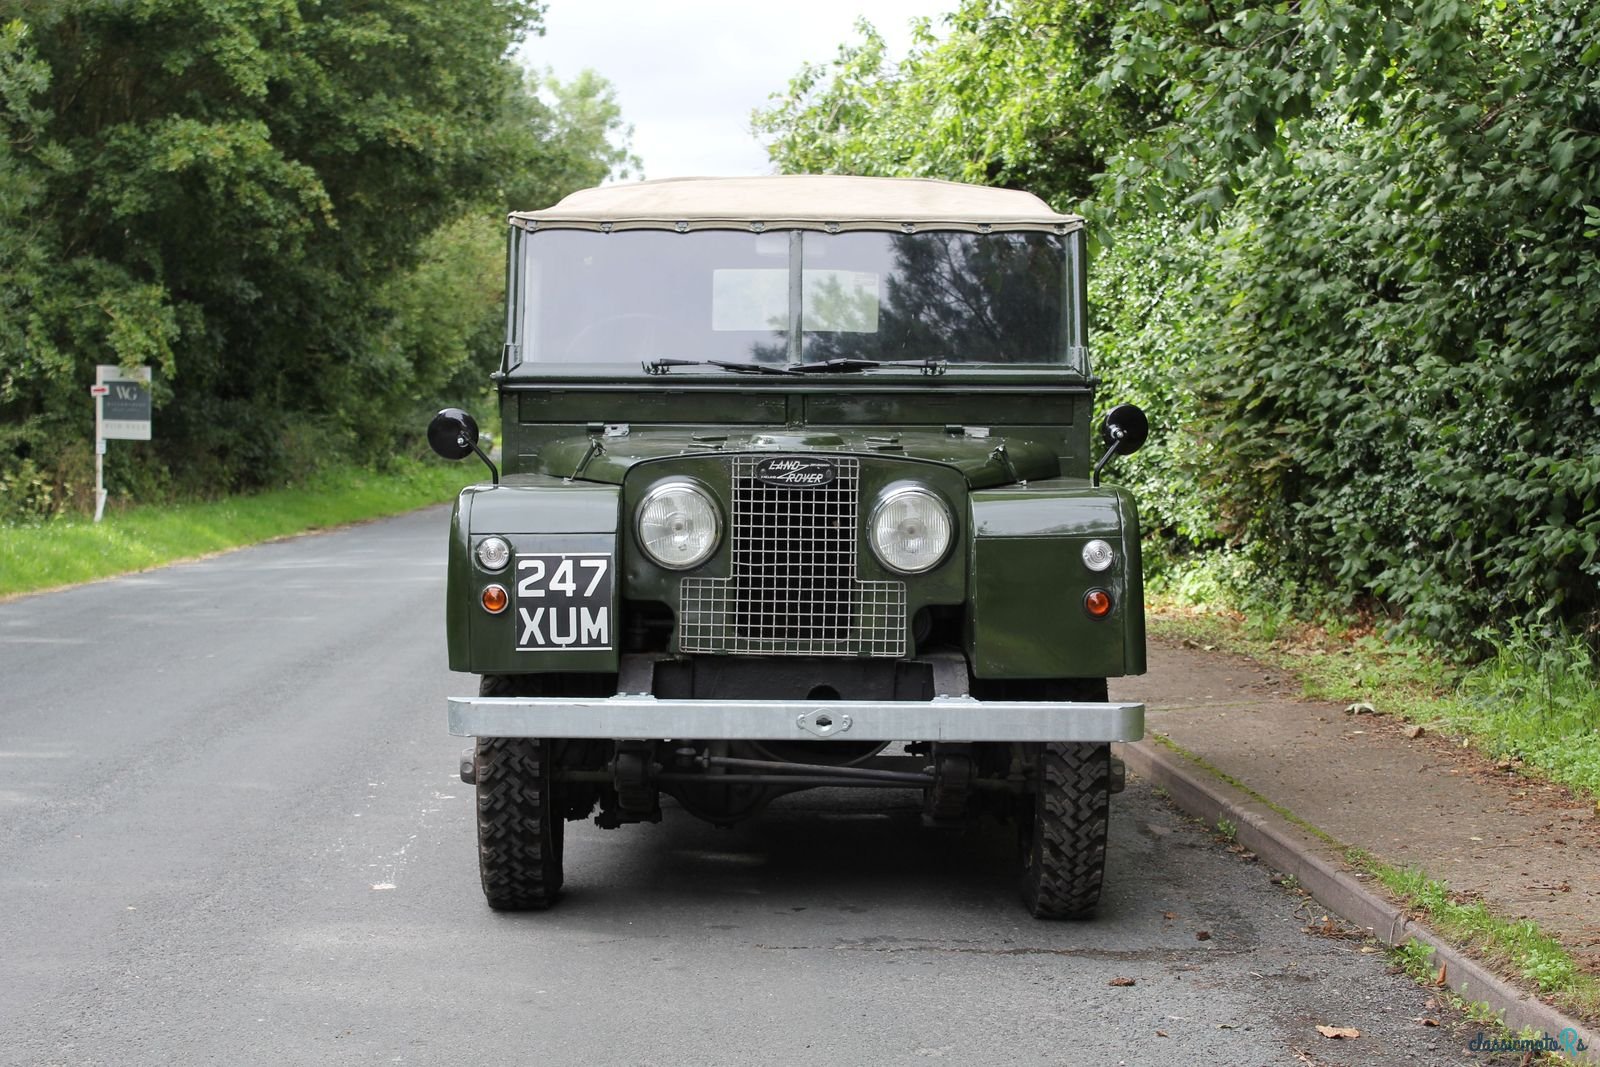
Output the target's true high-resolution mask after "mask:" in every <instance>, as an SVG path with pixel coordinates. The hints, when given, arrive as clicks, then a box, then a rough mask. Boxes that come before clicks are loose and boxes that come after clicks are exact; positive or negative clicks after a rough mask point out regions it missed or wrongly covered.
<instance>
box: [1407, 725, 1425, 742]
mask: <svg viewBox="0 0 1600 1067" xmlns="http://www.w3.org/2000/svg"><path fill="white" fill-rule="evenodd" d="M1422 734H1423V730H1422V727H1420V726H1407V727H1406V736H1407V737H1409V738H1411V740H1413V741H1415V740H1416V739H1417V738H1419V737H1421V736H1422Z"/></svg>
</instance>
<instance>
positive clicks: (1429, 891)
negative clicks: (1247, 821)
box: [1150, 733, 1600, 1023]
mask: <svg viewBox="0 0 1600 1067" xmlns="http://www.w3.org/2000/svg"><path fill="white" fill-rule="evenodd" d="M1150 739H1151V740H1152V741H1155V742H1156V743H1157V744H1160V745H1162V746H1163V747H1164V748H1166V749H1168V750H1170V751H1171V752H1172V753H1174V754H1175V755H1178V756H1181V757H1182V758H1183V759H1185V760H1187V761H1188V762H1190V763H1193V764H1194V765H1195V766H1196V767H1198V768H1200V769H1201V770H1203V771H1204V772H1205V773H1207V774H1209V775H1211V776H1212V777H1214V778H1216V779H1217V780H1219V781H1222V782H1225V783H1227V784H1228V785H1230V786H1233V787H1234V788H1235V789H1237V790H1239V791H1240V792H1242V793H1243V794H1245V795H1246V796H1248V797H1249V798H1250V799H1251V800H1254V801H1255V802H1256V803H1258V804H1261V805H1262V806H1264V807H1267V808H1270V809H1271V810H1272V811H1273V812H1275V813H1277V814H1278V815H1280V816H1282V817H1283V818H1284V819H1286V820H1287V821H1289V822H1291V823H1293V824H1294V825H1296V826H1298V827H1300V828H1301V829H1302V830H1305V831H1306V832H1308V833H1310V834H1312V835H1313V836H1315V837H1316V838H1318V839H1319V840H1321V841H1322V842H1323V843H1324V844H1326V845H1328V846H1329V847H1330V848H1332V849H1334V850H1336V851H1337V852H1339V853H1340V855H1341V856H1342V857H1343V859H1344V861H1345V862H1346V863H1347V864H1349V866H1351V867H1353V868H1355V869H1356V870H1359V871H1363V872H1365V873H1366V874H1369V875H1370V876H1372V878H1373V879H1375V880H1376V881H1377V882H1379V883H1380V884H1382V885H1383V886H1384V888H1385V889H1387V890H1388V891H1389V893H1390V895H1391V896H1392V897H1393V898H1394V899H1395V901H1396V902H1397V903H1399V904H1400V905H1401V906H1402V907H1404V908H1406V909H1408V910H1410V911H1412V912H1414V913H1416V914H1418V915H1420V916H1421V917H1422V918H1423V920H1424V921H1425V922H1427V924H1428V925H1429V926H1430V927H1432V928H1433V929H1434V930H1436V931H1437V932H1438V933H1439V934H1441V935H1442V936H1444V937H1446V938H1448V939H1449V940H1451V941H1453V942H1455V943H1456V944H1458V945H1460V946H1461V947H1463V948H1465V949H1468V950H1469V951H1471V952H1473V953H1474V954H1475V955H1477V956H1478V957H1480V958H1481V959H1483V960H1485V961H1486V962H1488V963H1489V964H1491V965H1492V966H1494V967H1496V968H1498V969H1499V970H1500V971H1501V972H1502V973H1504V974H1507V975H1512V976H1515V977H1518V978H1520V979H1522V980H1523V981H1525V982H1527V983H1529V984H1530V985H1532V986H1533V987H1534V988H1535V989H1537V990H1538V991H1539V993H1540V994H1541V995H1542V996H1543V997H1544V998H1545V999H1546V1000H1547V1001H1548V1002H1549V1003H1551V1004H1553V1005H1554V1006H1555V1007H1557V1008H1559V1009H1560V1010H1562V1011H1565V1012H1567V1013H1568V1014H1571V1015H1575V1016H1577V1017H1579V1018H1581V1019H1583V1020H1585V1021H1586V1022H1590V1023H1595V1022H1600V980H1597V979H1595V977H1594V976H1592V975H1589V974H1587V973H1585V972H1584V971H1583V970H1582V968H1580V967H1579V965H1578V962H1577V961H1576V960H1574V959H1573V958H1572V956H1571V954H1570V953H1568V952H1567V950H1566V949H1565V948H1563V947H1562V946H1561V943H1560V942H1558V941H1557V940H1556V939H1555V938H1553V937H1551V936H1550V935H1548V934H1546V933H1544V932H1543V931H1542V930H1541V929H1540V928H1539V925H1538V924H1537V923H1535V922H1533V921H1532V920H1530V919H1521V920H1510V919H1504V918H1501V917H1500V916H1498V915H1495V914H1494V913H1493V912H1491V911H1490V910H1489V908H1488V907H1487V906H1486V905H1485V904H1484V903H1483V902H1482V901H1480V900H1467V899H1464V898H1462V897H1460V896H1459V895H1457V894H1455V893H1453V892H1452V891H1451V889H1450V887H1449V885H1447V884H1446V883H1444V882H1441V881H1438V880H1436V879H1433V878H1429V877H1428V876H1427V874H1426V873H1425V872H1423V871H1421V870H1418V869H1416V868H1401V867H1393V866H1390V865H1389V864H1387V863H1384V862H1383V861H1381V860H1379V859H1378V858H1377V857H1375V856H1373V855H1372V854H1371V853H1369V852H1366V851H1365V850H1363V849H1359V848H1353V847H1350V846H1348V845H1345V844H1344V843H1343V842H1341V841H1339V840H1338V839H1336V838H1334V837H1333V836H1331V835H1330V834H1328V833H1327V832H1326V831H1324V830H1321V829H1319V828H1317V827H1316V826H1313V825H1312V824H1311V823H1309V822H1307V821H1306V820H1304V819H1302V818H1300V817H1299V816H1297V815H1295V814H1294V812H1292V811H1290V810H1288V809H1287V808H1285V807H1283V806H1282V805H1280V804H1275V803H1273V802H1272V801H1271V800H1270V799H1268V798H1267V797H1265V796H1263V795H1262V794H1260V793H1258V792H1256V791H1255V790H1254V789H1251V788H1250V787H1249V786H1247V785H1245V784H1244V783H1243V782H1241V781H1239V780H1238V779H1237V778H1234V777H1232V776H1230V775H1228V774H1225V773H1224V772H1222V771H1220V770H1218V769H1217V768H1216V767H1213V766H1212V765H1211V764H1209V763H1207V762H1206V761H1205V760H1204V759H1203V758H1201V757H1200V756H1199V755H1197V754H1195V753H1193V752H1190V751H1189V750H1188V749H1186V748H1184V747H1183V746H1182V745H1179V744H1178V743H1177V742H1175V741H1173V740H1172V739H1171V738H1170V737H1167V736H1165V735H1164V734H1155V733H1152V734H1151V735H1150ZM1229 825H1230V827H1231V825H1232V824H1229ZM1220 830H1221V824H1219V831H1220ZM1223 836H1225V837H1226V836H1231V835H1230V834H1227V833H1225V832H1224V834H1223Z"/></svg>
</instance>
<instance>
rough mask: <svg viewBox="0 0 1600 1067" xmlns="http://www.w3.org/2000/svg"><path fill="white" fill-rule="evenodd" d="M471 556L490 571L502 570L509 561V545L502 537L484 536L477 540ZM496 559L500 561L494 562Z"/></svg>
mask: <svg viewBox="0 0 1600 1067" xmlns="http://www.w3.org/2000/svg"><path fill="white" fill-rule="evenodd" d="M473 556H474V558H476V559H477V561H478V566H480V567H482V568H483V569H484V570H486V571H489V572H491V573H493V572H498V571H503V570H505V569H506V564H508V563H510V562H511V545H510V543H509V542H507V541H506V539H505V538H504V537H485V538H484V539H483V540H482V541H479V542H478V548H477V551H475V552H474V553H473ZM496 559H498V560H499V561H500V562H498V563H496V562H494V561H495V560H496Z"/></svg>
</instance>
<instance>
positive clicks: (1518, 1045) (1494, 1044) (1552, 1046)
mask: <svg viewBox="0 0 1600 1067" xmlns="http://www.w3.org/2000/svg"><path fill="white" fill-rule="evenodd" d="M1588 1049H1589V1046H1588V1045H1587V1044H1585V1043H1584V1040H1583V1039H1582V1038H1581V1037H1579V1036H1578V1031H1576V1030H1574V1029H1573V1028H1572V1027H1570V1026H1569V1027H1567V1028H1566V1029H1565V1030H1563V1031H1561V1032H1560V1033H1559V1034H1556V1035H1555V1036H1554V1037H1552V1036H1551V1035H1549V1034H1545V1035H1544V1036H1543V1037H1484V1036H1483V1031H1482V1030H1479V1031H1478V1036H1476V1037H1474V1038H1473V1039H1472V1040H1471V1041H1468V1042H1467V1051H1468V1052H1565V1053H1566V1054H1567V1055H1569V1056H1571V1055H1573V1054H1575V1053H1579V1052H1587V1051H1588Z"/></svg>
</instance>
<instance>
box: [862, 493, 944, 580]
mask: <svg viewBox="0 0 1600 1067" xmlns="http://www.w3.org/2000/svg"><path fill="white" fill-rule="evenodd" d="M954 533H955V521H954V519H952V518H951V516H950V509H949V508H948V507H947V506H946V505H945V502H944V501H943V500H941V499H939V497H937V496H935V495H934V494H933V493H930V492H929V491H928V490H926V489H917V488H913V487H909V486H908V487H905V488H901V489H891V490H889V492H887V493H885V494H884V495H883V496H882V497H880V498H879V500H878V503H877V505H876V506H874V507H873V509H872V517H871V518H870V519H869V520H868V521H867V541H868V543H869V544H871V545H872V554H873V555H875V556H877V557H878V562H880V563H882V564H883V565H884V566H885V567H888V568H889V569H890V570H892V571H899V572H900V573H901V574H920V573H922V572H923V571H926V570H931V569H932V568H933V567H935V566H937V565H938V563H939V561H940V560H942V559H944V557H945V553H946V552H948V551H949V550H950V541H951V539H952V537H953V535H954Z"/></svg>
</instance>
